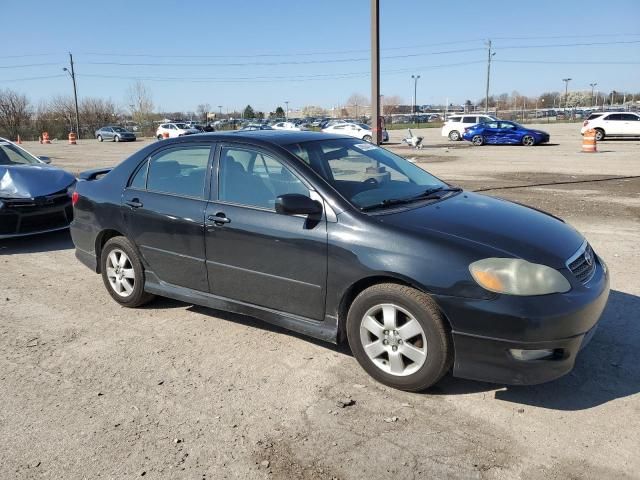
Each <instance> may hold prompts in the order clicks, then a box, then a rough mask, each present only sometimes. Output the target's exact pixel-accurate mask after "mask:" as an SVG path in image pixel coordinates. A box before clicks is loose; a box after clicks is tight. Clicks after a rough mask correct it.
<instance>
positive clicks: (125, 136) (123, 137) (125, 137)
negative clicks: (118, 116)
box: [96, 126, 136, 142]
mask: <svg viewBox="0 0 640 480" xmlns="http://www.w3.org/2000/svg"><path fill="white" fill-rule="evenodd" d="M96 138H97V139H98V141H100V142H103V141H105V140H110V141H112V142H135V141H136V135H135V133H133V132H130V131H129V130H126V129H124V128H122V127H118V126H115V127H102V128H99V129H98V130H96Z"/></svg>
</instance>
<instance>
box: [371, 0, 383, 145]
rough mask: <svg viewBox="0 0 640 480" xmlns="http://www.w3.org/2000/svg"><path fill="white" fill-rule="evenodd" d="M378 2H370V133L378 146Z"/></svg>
mask: <svg viewBox="0 0 640 480" xmlns="http://www.w3.org/2000/svg"><path fill="white" fill-rule="evenodd" d="M380 127H381V122H380V0H371V133H372V137H373V138H372V141H373V143H375V144H376V145H380V141H381V140H382V132H381V128H380Z"/></svg>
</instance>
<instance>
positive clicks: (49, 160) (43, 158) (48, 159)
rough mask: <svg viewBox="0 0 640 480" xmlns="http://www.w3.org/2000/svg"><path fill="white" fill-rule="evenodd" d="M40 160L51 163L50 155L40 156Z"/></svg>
mask: <svg viewBox="0 0 640 480" xmlns="http://www.w3.org/2000/svg"><path fill="white" fill-rule="evenodd" d="M38 160H40V161H41V162H44V163H51V159H50V158H49V157H44V156H39V157H38Z"/></svg>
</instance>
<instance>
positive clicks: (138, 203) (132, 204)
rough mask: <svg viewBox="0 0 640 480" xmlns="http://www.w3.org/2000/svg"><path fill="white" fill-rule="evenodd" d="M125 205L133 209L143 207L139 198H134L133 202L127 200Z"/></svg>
mask: <svg viewBox="0 0 640 480" xmlns="http://www.w3.org/2000/svg"><path fill="white" fill-rule="evenodd" d="M124 203H126V204H127V205H129V206H130V207H131V208H140V207H142V202H141V201H140V200H138V199H137V198H134V199H133V200H127V201H125V202H124Z"/></svg>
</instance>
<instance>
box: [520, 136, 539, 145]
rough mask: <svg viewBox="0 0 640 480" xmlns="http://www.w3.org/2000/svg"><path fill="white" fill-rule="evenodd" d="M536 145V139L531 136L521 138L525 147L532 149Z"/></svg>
mask: <svg viewBox="0 0 640 480" xmlns="http://www.w3.org/2000/svg"><path fill="white" fill-rule="evenodd" d="M535 144H536V139H535V138H533V137H532V136H531V135H525V136H524V137H522V145H524V146H525V147H533V146H534V145H535Z"/></svg>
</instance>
